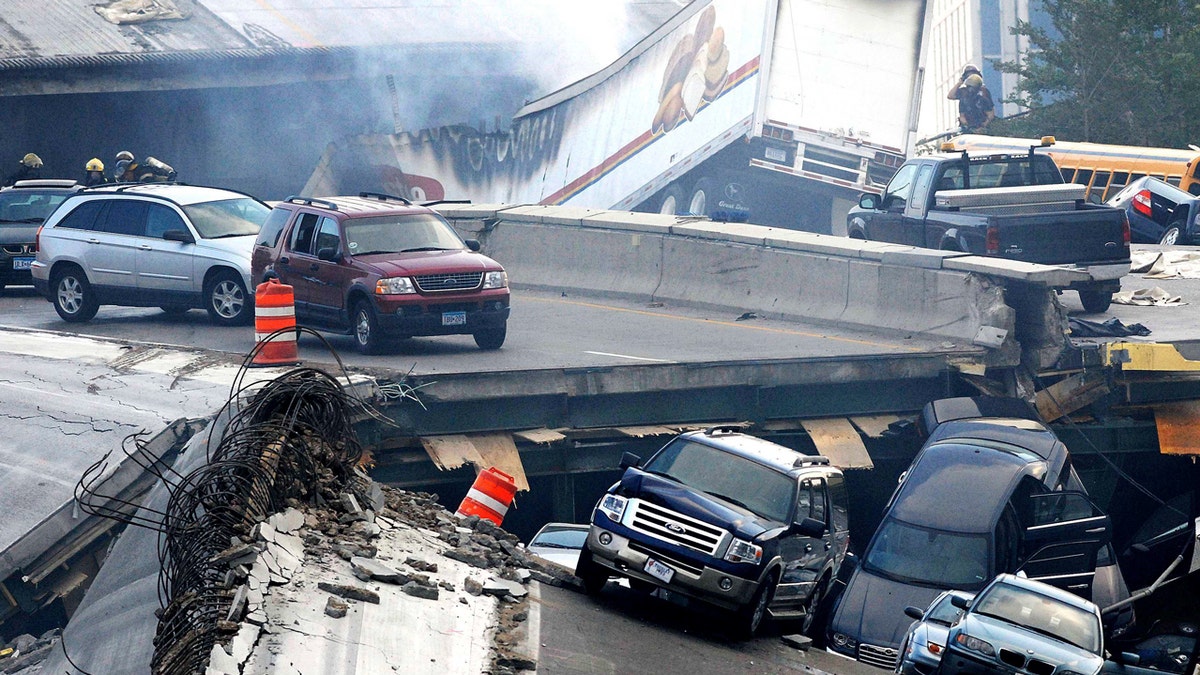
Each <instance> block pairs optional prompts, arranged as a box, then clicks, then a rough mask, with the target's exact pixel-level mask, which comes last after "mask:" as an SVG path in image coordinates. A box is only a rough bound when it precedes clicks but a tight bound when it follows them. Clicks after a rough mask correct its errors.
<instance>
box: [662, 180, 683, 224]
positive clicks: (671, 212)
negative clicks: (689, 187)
mask: <svg viewBox="0 0 1200 675" xmlns="http://www.w3.org/2000/svg"><path fill="white" fill-rule="evenodd" d="M686 197H687V195H685V194H683V188H681V187H679V185H678V184H676V183H671V184H670V185H668V186H667V187H665V188H663V191H662V198H661V199H660V200H659V202H658V212H659V213H662V214H665V215H668V216H679V215H683V214H684V211H683V208H684V202H683V200H684V199H685V198H686Z"/></svg>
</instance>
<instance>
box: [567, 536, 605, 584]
mask: <svg viewBox="0 0 1200 675" xmlns="http://www.w3.org/2000/svg"><path fill="white" fill-rule="evenodd" d="M575 576H577V577H579V580H580V581H582V582H583V590H584V592H585V593H587V594H588V595H596V594H597V593H599V592H600V589H602V588H604V585H605V584H607V583H608V572H607V571H605V569H604V568H603V567H601V566H600V565H597V564H596V561H594V560H592V552H591V551H589V550H588V547H587V546H586V545H585V546H584V547H583V549H582V550H581V551H579V560H578V561H576V563H575Z"/></svg>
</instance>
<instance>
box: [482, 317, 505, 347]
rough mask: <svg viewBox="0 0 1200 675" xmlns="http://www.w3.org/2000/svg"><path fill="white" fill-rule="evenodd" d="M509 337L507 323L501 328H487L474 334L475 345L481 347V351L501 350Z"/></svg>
mask: <svg viewBox="0 0 1200 675" xmlns="http://www.w3.org/2000/svg"><path fill="white" fill-rule="evenodd" d="M507 335H508V324H507V323H504V324H501V325H500V327H499V328H485V329H483V330H481V331H477V332H476V333H475V334H474V337H475V344H476V345H479V348H480V349H489V350H490V349H500V347H501V346H502V345H503V344H504V338H505V337H506V336H507Z"/></svg>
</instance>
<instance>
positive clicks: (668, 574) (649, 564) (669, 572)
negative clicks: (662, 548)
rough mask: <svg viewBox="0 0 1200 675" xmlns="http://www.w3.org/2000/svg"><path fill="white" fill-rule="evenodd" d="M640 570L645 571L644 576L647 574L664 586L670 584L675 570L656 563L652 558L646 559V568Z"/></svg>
mask: <svg viewBox="0 0 1200 675" xmlns="http://www.w3.org/2000/svg"><path fill="white" fill-rule="evenodd" d="M642 569H644V570H645V571H646V574H649V575H650V576H652V577H654V578H655V579H658V580H659V581H661V582H663V583H664V584H669V583H671V579H672V577H674V576H675V570H673V569H671V568H670V567H667V566H666V565H664V564H662V563H660V562H658V561H657V560H655V559H654V558H647V559H646V566H645V567H643V568H642Z"/></svg>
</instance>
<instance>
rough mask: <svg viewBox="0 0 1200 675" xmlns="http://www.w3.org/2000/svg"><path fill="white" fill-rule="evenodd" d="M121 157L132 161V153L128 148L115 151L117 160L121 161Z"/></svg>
mask: <svg viewBox="0 0 1200 675" xmlns="http://www.w3.org/2000/svg"><path fill="white" fill-rule="evenodd" d="M122 159H127V160H129V161H131V162H132V161H133V153H132V152H130V151H128V150H122V151H120V152H118V153H117V161H121V160H122Z"/></svg>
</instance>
